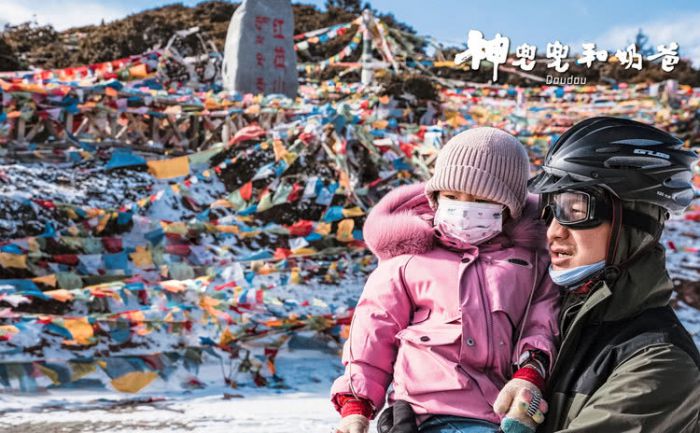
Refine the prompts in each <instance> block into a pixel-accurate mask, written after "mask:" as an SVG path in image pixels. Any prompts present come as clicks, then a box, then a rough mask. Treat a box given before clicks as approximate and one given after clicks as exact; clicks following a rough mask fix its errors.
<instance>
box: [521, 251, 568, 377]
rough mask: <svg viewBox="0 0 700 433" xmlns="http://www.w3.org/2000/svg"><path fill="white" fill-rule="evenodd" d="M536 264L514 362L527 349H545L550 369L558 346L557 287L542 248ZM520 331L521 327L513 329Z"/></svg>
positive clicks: (558, 300) (558, 298)
mask: <svg viewBox="0 0 700 433" xmlns="http://www.w3.org/2000/svg"><path fill="white" fill-rule="evenodd" d="M538 255H539V258H538V264H537V278H538V282H537V284H536V287H535V288H534V290H535V292H534V294H533V296H532V303H531V305H530V310H529V312H528V313H527V316H526V317H525V318H524V320H525V322H524V323H522V324H521V326H522V337H521V338H520V341H518V343H517V347H516V348H515V351H514V353H513V356H514V357H515V359H514V360H513V362H514V363H515V362H517V361H518V358H519V357H520V355H522V353H523V352H524V351H526V350H533V349H537V350H540V351H542V352H544V353H545V354H546V355H547V357H548V358H549V368H550V369H551V368H552V366H553V364H554V358H555V357H556V355H557V347H558V345H559V325H558V317H559V305H560V296H559V288H558V287H557V286H556V285H555V284H554V283H553V282H552V280H551V279H550V278H549V274H548V273H547V268H548V267H549V257H548V256H547V254H546V253H545V252H543V251H540V252H539V254H538ZM516 332H518V333H519V332H520V329H518V330H516Z"/></svg>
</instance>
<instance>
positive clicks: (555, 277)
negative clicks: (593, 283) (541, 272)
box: [549, 260, 605, 287]
mask: <svg viewBox="0 0 700 433" xmlns="http://www.w3.org/2000/svg"><path fill="white" fill-rule="evenodd" d="M604 267H605V260H601V261H599V262H596V263H593V264H590V265H584V266H578V267H575V268H571V269H562V270H561V271H555V270H553V269H552V265H550V266H549V276H550V278H551V279H552V281H554V283H555V284H558V285H560V286H563V287H568V286H571V285H573V284H576V283H579V282H581V281H583V279H584V278H586V277H587V276H589V275H593V274H594V273H596V272H598V271H600V270H602V269H603V268H604Z"/></svg>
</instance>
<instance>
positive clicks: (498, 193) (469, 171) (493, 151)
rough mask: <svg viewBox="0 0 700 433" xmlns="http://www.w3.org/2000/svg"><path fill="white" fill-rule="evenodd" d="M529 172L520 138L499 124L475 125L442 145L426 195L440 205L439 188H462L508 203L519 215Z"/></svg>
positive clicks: (515, 214) (512, 213) (512, 214)
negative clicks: (494, 126) (503, 129)
mask: <svg viewBox="0 0 700 433" xmlns="http://www.w3.org/2000/svg"><path fill="white" fill-rule="evenodd" d="M529 175H530V162H529V159H528V156H527V152H526V151H525V147H524V146H523V145H522V144H520V142H519V141H518V139H517V138H515V137H513V136H512V135H510V134H508V133H507V132H505V131H501V130H500V129H496V128H490V127H481V128H473V129H469V130H467V131H464V132H461V133H459V134H457V135H455V136H454V137H452V139H451V140H450V141H448V142H447V144H446V145H445V147H443V148H442V149H440V152H439V153H438V157H437V161H436V162H435V172H434V173H433V177H431V178H430V180H428V182H427V183H426V185H425V195H426V196H427V197H428V201H429V202H430V207H432V208H433V209H437V196H438V193H439V191H462V192H465V193H467V194H471V195H475V196H478V197H480V198H483V199H487V200H492V201H494V202H497V203H501V204H504V205H506V206H507V207H508V209H510V214H511V216H512V217H513V218H519V217H520V214H521V213H522V210H523V207H525V202H526V200H527V179H528V176H529Z"/></svg>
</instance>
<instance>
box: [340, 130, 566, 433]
mask: <svg viewBox="0 0 700 433" xmlns="http://www.w3.org/2000/svg"><path fill="white" fill-rule="evenodd" d="M528 175H529V161H528V157H527V153H526V151H525V149H524V148H523V146H522V145H521V144H520V142H519V141H518V140H517V139H516V138H515V137H513V136H512V135H510V134H508V133H506V132H504V131H501V130H498V129H495V128H475V129H471V130H468V131H466V132H462V133H460V134H458V135H456V136H455V137H453V138H452V139H451V140H450V141H449V142H448V143H447V144H446V145H445V147H444V148H443V149H441V151H440V153H439V155H438V158H437V161H436V165H435V172H434V175H433V177H432V178H431V179H430V180H429V181H428V182H427V183H426V184H419V185H411V186H404V187H401V188H398V189H396V190H395V191H392V192H391V193H389V194H387V196H386V197H384V198H383V199H382V200H381V201H380V202H379V203H378V204H377V205H376V206H375V207H374V209H373V210H372V212H371V213H370V215H369V216H368V219H367V221H366V223H365V226H364V235H365V236H364V237H365V240H366V242H367V244H368V246H369V247H370V249H371V250H372V252H374V253H375V254H376V255H377V256H378V257H379V265H378V266H377V268H376V269H375V270H374V271H373V272H372V274H370V276H369V278H368V280H367V283H366V285H365V287H364V290H363V292H362V296H361V297H360V300H359V302H358V304H357V307H356V310H355V313H354V317H353V320H352V324H351V329H350V336H349V338H348V341H347V342H346V343H345V346H344V348H343V363H344V365H345V366H346V368H345V374H343V375H342V376H341V377H339V378H338V379H337V380H336V381H335V382H334V384H333V387H332V389H331V398H332V401H333V403H334V405H335V407H336V409H338V411H339V412H340V413H341V415H342V419H341V422H340V425H339V427H338V431H339V432H342V433H366V432H367V430H368V426H369V419H372V418H373V417H374V416H376V415H377V413H378V412H379V411H380V409H381V408H382V406H383V405H384V398H385V394H386V391H387V388H388V387H389V385H390V384H391V385H392V391H391V392H390V393H389V403H390V404H392V403H393V402H396V401H399V402H400V403H401V405H397V406H396V407H395V409H397V410H395V411H394V412H396V413H394V415H393V417H394V421H397V419H398V418H397V417H399V416H403V415H398V412H401V413H404V414H405V409H406V407H405V406H406V405H409V406H410V409H412V411H410V410H409V412H413V413H415V414H416V415H417V421H416V422H417V424H418V425H419V431H421V432H425V433H428V432H431V433H433V432H440V433H445V432H465V433H466V432H496V431H498V428H499V422H501V416H502V415H503V414H504V413H506V412H508V414H509V417H512V418H514V419H516V420H517V421H519V422H520V424H518V423H517V422H516V423H514V424H513V425H516V426H517V427H518V428H520V427H525V426H529V428H530V429H531V430H534V427H535V426H536V424H535V423H534V422H533V419H534V420H535V421H537V422H541V421H542V419H543V415H542V412H545V411H546V407H545V406H544V404H542V405H540V404H539V395H541V392H540V390H541V389H542V388H543V385H544V381H545V376H546V374H547V369H548V366H549V365H550V363H551V361H553V359H554V356H555V345H556V339H557V333H558V331H557V329H558V328H557V314H558V290H557V289H556V287H555V286H554V285H553V284H552V283H551V280H550V279H549V277H548V274H547V267H548V265H549V260H548V254H547V252H546V245H545V227H544V226H543V225H542V223H541V221H540V220H539V219H538V214H537V207H538V206H537V200H536V199H535V198H534V197H528V193H527V189H526V183H527V178H528ZM514 365H515V366H516V368H515V370H516V371H515V373H513V370H514V368H513V366H514ZM518 396H520V398H522V399H524V400H526V401H527V400H529V401H530V404H529V406H528V405H527V404H526V406H528V407H527V408H523V407H522V405H523V404H522V403H521V402H519V403H518V404H515V403H514V402H517V401H518V398H516V397H518ZM523 396H524V397H523ZM399 407H401V410H400V411H399V410H398V409H399ZM517 409H519V410H520V412H519V411H518V410H517ZM525 411H526V412H527V415H525V414H524V412H525ZM528 415H529V416H528ZM411 416H413V414H411ZM382 418H384V417H382ZM506 419H507V420H508V419H509V418H506ZM391 421H392V419H391V416H388V424H389V425H388V427H387V426H384V425H385V424H386V423H387V420H386V419H382V420H380V423H379V424H380V430H381V429H382V428H384V429H388V428H389V427H391V424H392V422H391ZM404 421H405V420H401V422H402V423H403V422H404ZM510 421H512V420H510ZM413 424H414V427H413V431H415V422H413ZM383 426H384V427H383ZM504 429H506V427H504ZM516 430H517V429H516ZM516 430H512V429H511V430H510V431H516ZM381 431H388V430H381ZM394 431H398V430H397V429H394V430H392V432H394ZM401 431H404V430H401ZM406 431H410V430H406ZM506 431H508V430H506ZM521 431H525V430H521Z"/></svg>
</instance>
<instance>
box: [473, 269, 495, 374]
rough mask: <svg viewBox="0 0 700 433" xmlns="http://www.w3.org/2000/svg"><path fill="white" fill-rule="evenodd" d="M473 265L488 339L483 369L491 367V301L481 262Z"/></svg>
mask: <svg viewBox="0 0 700 433" xmlns="http://www.w3.org/2000/svg"><path fill="white" fill-rule="evenodd" d="M474 262H475V263H474V265H476V274H477V277H478V278H479V294H480V295H481V304H482V305H483V306H484V316H485V321H486V338H487V340H488V346H487V347H486V349H487V351H486V365H485V366H484V370H488V369H489V368H490V367H491V358H492V356H491V355H492V353H491V352H493V349H494V345H493V317H491V314H490V312H491V302H490V301H489V300H488V297H487V296H486V293H485V290H486V288H485V287H484V286H485V280H486V279H485V278H484V275H483V269H482V267H481V262H480V261H479V260H478V258H477V260H475V261H474Z"/></svg>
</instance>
